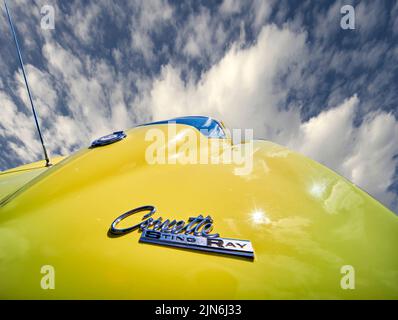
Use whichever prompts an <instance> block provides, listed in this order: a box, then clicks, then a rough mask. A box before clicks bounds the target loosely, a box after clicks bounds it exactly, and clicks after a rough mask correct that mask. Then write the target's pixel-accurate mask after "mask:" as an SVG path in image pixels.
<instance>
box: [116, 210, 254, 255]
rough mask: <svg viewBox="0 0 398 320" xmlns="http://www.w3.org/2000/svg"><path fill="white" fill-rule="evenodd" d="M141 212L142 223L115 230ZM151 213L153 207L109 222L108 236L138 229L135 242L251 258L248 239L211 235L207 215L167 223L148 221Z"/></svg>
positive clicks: (123, 215)
mask: <svg viewBox="0 0 398 320" xmlns="http://www.w3.org/2000/svg"><path fill="white" fill-rule="evenodd" d="M145 211H149V213H147V214H145V215H144V217H143V218H142V219H143V221H142V222H140V223H138V224H136V225H134V226H131V227H128V228H124V229H118V228H116V226H117V225H118V224H119V223H120V222H121V221H122V220H123V219H125V218H127V217H129V216H131V215H133V214H136V213H138V212H145ZM155 211H156V208H155V207H154V206H143V207H139V208H135V209H133V210H130V211H128V212H126V213H124V214H122V215H121V216H119V217H117V218H116V219H115V220H114V221H113V222H112V224H111V227H110V228H109V233H110V234H111V235H114V236H121V235H124V234H127V233H129V232H132V231H134V230H140V231H142V234H141V237H140V240H139V242H145V243H153V244H158V245H164V246H171V247H179V248H185V249H192V250H202V251H208V252H215V253H221V254H228V255H234V256H240V257H246V258H249V259H253V258H254V251H253V246H252V244H251V242H250V241H249V240H238V239H229V238H220V235H219V234H218V233H214V234H211V233H210V232H211V231H212V229H213V219H212V218H211V217H210V216H207V217H203V216H202V215H198V216H197V217H191V218H189V219H188V222H184V221H183V220H180V221H176V220H172V221H170V220H169V219H166V220H164V221H163V218H162V217H159V218H157V219H156V220H155V219H153V218H152V215H153V214H154V213H155Z"/></svg>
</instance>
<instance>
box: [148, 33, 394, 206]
mask: <svg viewBox="0 0 398 320" xmlns="http://www.w3.org/2000/svg"><path fill="white" fill-rule="evenodd" d="M305 39H306V38H305V34H303V33H294V32H292V31H290V30H289V29H286V28H285V29H278V28H276V27H274V26H266V27H264V28H263V29H262V31H261V32H260V34H259V37H258V39H257V43H256V44H254V45H253V46H251V47H249V48H247V49H240V48H239V47H238V46H233V47H232V48H231V49H230V50H229V51H228V52H227V53H226V54H225V56H224V57H223V58H222V59H221V60H220V61H219V62H218V63H217V64H215V65H214V66H212V68H210V70H208V71H207V72H205V73H204V74H202V76H201V78H200V80H199V81H197V82H196V81H194V80H192V79H190V80H188V81H187V82H184V81H183V80H182V78H181V76H180V73H179V70H178V68H177V67H173V66H170V65H168V66H166V67H164V68H163V70H162V73H161V75H160V77H159V78H158V79H157V80H156V81H155V82H154V85H153V89H152V91H151V93H150V98H149V99H150V102H149V103H148V104H149V105H150V106H151V110H152V112H153V117H154V119H155V120H159V119H167V118H171V117H175V116H178V115H181V116H182V115H190V114H205V115H210V116H214V117H216V118H220V119H222V120H223V121H225V122H226V123H227V124H228V125H229V126H230V127H233V128H238V127H240V128H242V127H243V128H253V129H254V134H255V136H257V137H260V138H265V139H267V140H271V141H275V142H278V143H281V144H283V145H287V146H289V147H291V148H292V149H294V150H297V151H299V152H301V153H303V154H305V155H307V156H309V157H311V158H313V159H315V160H317V161H319V162H321V163H323V164H325V165H327V166H329V167H330V168H332V169H334V170H336V171H337V172H339V173H340V174H342V175H344V176H345V177H347V178H348V179H350V180H352V181H353V182H354V183H356V184H357V185H359V186H360V187H362V188H363V189H365V190H367V191H368V192H369V193H371V194H372V195H373V196H375V197H376V198H377V199H379V200H381V201H383V203H385V204H386V205H389V206H391V205H392V204H393V203H394V201H396V195H394V194H393V193H389V192H387V188H388V186H390V185H391V183H392V182H393V174H394V169H395V167H396V166H397V164H398V163H397V162H398V161H397V159H396V158H395V159H394V155H395V154H397V153H398V144H397V143H396V141H398V122H397V121H396V120H395V118H394V116H393V115H391V114H387V113H383V112H379V113H377V114H373V115H371V116H368V117H367V118H365V119H364V121H363V122H362V124H361V125H360V126H359V127H356V126H354V117H355V115H356V113H357V110H358V106H359V104H360V99H359V98H358V97H357V96H356V95H354V96H352V97H350V98H348V99H346V100H345V101H343V102H342V103H341V104H340V105H338V106H334V107H333V108H331V109H328V110H326V111H323V112H321V113H319V114H318V115H317V116H316V117H313V118H311V119H309V120H308V121H306V122H301V120H300V114H299V110H298V108H297V106H296V107H295V108H290V109H287V110H286V109H283V110H281V109H280V108H278V105H279V104H280V102H281V101H283V98H285V97H286V94H287V89H288V88H283V87H281V86H278V85H277V82H275V79H276V78H278V77H279V76H280V75H281V74H284V73H286V72H291V73H292V74H293V77H297V74H299V70H300V63H305V58H304V57H303V55H305V53H306V47H305ZM294 66H296V70H295V72H294ZM292 68H293V69H292ZM298 80H300V79H299V78H298ZM394 209H395V210H396V209H398V208H394Z"/></svg>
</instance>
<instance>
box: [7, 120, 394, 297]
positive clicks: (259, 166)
mask: <svg viewBox="0 0 398 320" xmlns="http://www.w3.org/2000/svg"><path fill="white" fill-rule="evenodd" d="M184 119H185V120H184ZM202 120H203V121H204V122H207V123H208V124H209V125H207V128H212V129H211V130H210V132H213V133H212V134H207V135H206V134H203V132H200V130H199V129H203V128H204V127H206V126H204V122H203V121H202ZM195 121H196V122H195ZM170 123H173V126H175V128H176V129H175V130H176V132H177V136H178V139H177V140H176V139H174V138H173V139H174V140H173V139H171V138H170V137H168V131H169V130H170V125H171V124H170ZM198 123H199V124H198ZM213 129H214V130H215V131H214V130H213ZM154 130H156V132H157V133H161V132H163V133H164V136H165V137H166V140H165V141H164V142H163V150H167V151H168V154H169V155H170V154H171V156H172V157H171V158H174V159H178V158H179V157H180V156H181V154H182V153H184V152H182V151H181V149H179V146H181V145H182V144H183V143H185V144H187V143H188V144H190V147H192V148H193V149H197V150H199V149H203V148H205V149H206V148H208V151H209V154H210V156H209V157H210V158H211V159H213V160H214V159H218V158H221V155H222V154H224V153H225V152H226V151H231V150H232V151H233V150H236V149H237V148H240V147H242V146H245V145H246V144H248V143H251V148H250V149H247V150H250V155H251V159H252V168H251V171H250V173H245V174H239V173H238V171H237V170H236V169H239V167H241V165H238V164H236V163H233V162H232V163H223V162H222V161H219V163H183V164H182V163H179V162H178V161H177V162H176V163H173V164H170V163H165V164H159V163H158V164H150V163H148V159H147V151H148V148H149V147H150V146H151V144H153V143H154V141H153V139H152V138H153V134H152V133H153V132H154ZM226 131H227V130H226V129H225V127H224V125H223V124H222V123H221V122H219V121H217V120H214V119H211V118H203V117H202V118H201V117H191V118H190V117H183V118H177V119H173V120H172V121H163V122H157V123H151V124H147V125H143V126H137V127H135V128H133V129H130V130H128V131H126V132H125V137H123V138H121V139H119V140H118V141H113V143H110V144H104V145H101V146H94V147H87V148H83V149H82V150H80V151H78V152H76V153H74V154H72V155H70V156H68V157H59V158H56V159H51V160H52V162H53V165H52V166H51V167H49V168H47V167H45V166H44V161H39V162H36V163H33V164H28V165H24V166H21V167H18V168H14V169H11V170H7V171H4V172H1V173H0V288H1V290H0V297H1V298H3V299H15V298H22V299H382V298H383V299H397V298H398V255H397V254H396V252H397V244H398V220H397V217H396V215H395V214H394V213H392V212H391V211H390V210H388V209H387V208H385V207H384V206H383V205H382V204H380V203H379V202H378V201H377V200H375V199H374V198H372V197H371V196H369V195H368V194H367V193H365V192H364V191H362V190H361V189H359V188H358V187H356V186H355V185H354V184H353V183H351V182H349V181H348V180H346V179H344V178H343V177H341V176H339V175H338V174H337V173H335V172H333V171H332V170H330V169H328V168H326V167H325V166H323V165H321V164H319V163H317V162H315V161H313V160H311V159H309V158H307V157H305V156H303V155H301V154H298V153H296V152H293V151H291V150H289V149H287V148H285V147H282V146H280V145H277V144H275V143H272V142H269V141H263V140H253V141H250V142H249V141H243V142H239V143H234V142H233V141H232V139H231V137H230V136H229V135H228V134H227V133H226ZM148 135H149V138H148ZM188 135H189V137H190V138H189V139H185V138H186V137H187V136H188ZM151 137H152V138H151ZM192 137H194V138H197V140H196V142H197V141H200V139H202V140H203V139H206V141H208V145H206V146H205V147H203V146H198V144H197V143H196V142H195V143H194V142H192V141H194V140H192ZM112 139H113V138H112ZM151 139H152V140H151ZM105 140H106V139H105ZM171 140H173V143H174V145H173V148H172V147H171ZM187 141H188V142H187ZM220 142H221V144H220ZM216 143H217V145H218V148H215V149H214V150H213V149H211V146H212V145H213V144H216ZM141 206H154V207H156V210H157V211H156V213H155V214H154V216H157V217H159V216H162V217H163V218H165V219H166V218H169V219H180V220H184V221H187V220H188V218H189V217H195V216H197V215H198V214H202V215H203V216H211V218H212V220H213V232H217V233H219V234H220V236H221V237H226V238H232V239H244V240H249V241H250V242H251V244H252V246H253V250H254V258H253V259H247V258H245V257H239V256H232V255H228V254H226V255H225V254H218V253H212V252H206V251H201V250H190V249H189V248H185V249H184V248H174V247H169V246H163V245H154V244H148V243H141V242H139V237H140V230H134V231H132V232H129V233H126V234H122V235H121V236H112V234H110V233H109V230H110V226H111V224H112V222H113V221H115V219H116V218H118V217H120V215H122V214H123V213H125V212H129V210H132V209H134V208H137V207H141ZM142 218H143V217H142V215H133V216H130V217H128V218H127V219H126V221H124V222H123V223H125V225H126V226H127V225H132V224H136V223H139V222H140V221H141V219H142ZM129 219H131V220H129ZM45 266H51V267H53V270H54V272H55V287H54V289H46V288H43V285H42V280H43V277H45V275H46V274H45V268H44V269H43V267H45ZM347 266H348V267H347ZM347 268H348V269H347ZM43 270H44V271H43ZM347 270H351V272H355V274H352V276H354V277H353V279H354V280H355V284H354V288H352V287H350V288H346V287H344V281H345V280H344V277H345V276H346V272H347Z"/></svg>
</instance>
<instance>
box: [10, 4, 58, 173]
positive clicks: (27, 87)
mask: <svg viewBox="0 0 398 320" xmlns="http://www.w3.org/2000/svg"><path fill="white" fill-rule="evenodd" d="M4 5H5V7H6V12H7V16H8V22H9V23H10V27H11V31H12V35H13V36H14V41H15V46H16V48H17V52H18V58H19V63H20V64H21V69H22V74H23V78H24V80H25V85H26V90H27V91H28V95H29V100H30V105H31V107H32V112H33V117H34V118H35V123H36V128H37V131H38V133H39V137H40V142H41V145H42V147H43V152H44V158H45V160H46V167H49V166H51V163H50V159H49V158H48V154H47V150H46V146H45V145H44V141H43V136H42V134H41V131H40V126H39V121H38V120H37V114H36V109H35V106H34V104H33V99H32V94H31V93H30V89H29V84H28V79H27V78H26V73H25V68H24V64H23V60H22V56H21V50H20V49H19V44H18V39H17V35H16V33H15V29H14V25H13V24H12V19H11V16H10V12H9V11H8V7H7V2H6V0H4Z"/></svg>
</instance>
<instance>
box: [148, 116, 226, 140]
mask: <svg viewBox="0 0 398 320" xmlns="http://www.w3.org/2000/svg"><path fill="white" fill-rule="evenodd" d="M166 123H177V124H185V125H188V126H192V127H194V128H196V129H198V130H199V131H200V132H201V133H202V134H204V135H205V136H206V137H208V138H221V139H225V138H226V134H225V132H224V129H223V127H222V126H221V124H220V123H219V122H218V121H217V120H214V119H212V118H210V117H204V116H188V117H179V118H174V119H169V120H162V121H156V122H151V123H147V124H144V125H143V126H149V125H154V124H166Z"/></svg>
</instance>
